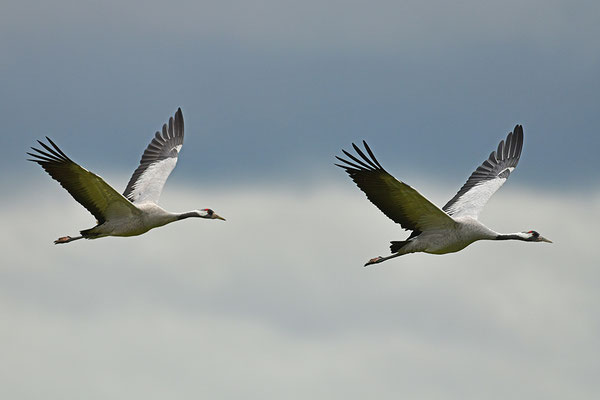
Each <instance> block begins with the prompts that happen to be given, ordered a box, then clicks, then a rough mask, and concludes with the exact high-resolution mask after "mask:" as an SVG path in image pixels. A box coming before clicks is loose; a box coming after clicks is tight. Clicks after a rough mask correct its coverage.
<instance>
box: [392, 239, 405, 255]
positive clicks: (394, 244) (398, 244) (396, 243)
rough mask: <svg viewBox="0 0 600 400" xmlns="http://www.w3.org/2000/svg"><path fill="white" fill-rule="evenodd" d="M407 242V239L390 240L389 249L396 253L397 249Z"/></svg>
mask: <svg viewBox="0 0 600 400" xmlns="http://www.w3.org/2000/svg"><path fill="white" fill-rule="evenodd" d="M408 242H409V241H408V240H399V241H392V242H390V243H392V245H391V246H390V250H391V251H392V253H397V252H398V251H400V249H401V248H403V247H404V246H406V244H407V243H408Z"/></svg>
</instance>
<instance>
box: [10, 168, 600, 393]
mask: <svg viewBox="0 0 600 400" xmlns="http://www.w3.org/2000/svg"><path fill="white" fill-rule="evenodd" d="M116 181H126V177H123V178H122V179H116ZM419 181H423V182H428V181H430V180H429V179H425V178H423V179H419ZM52 184H55V183H54V182H48V186H43V188H44V190H46V189H48V193H49V195H50V196H49V197H48V198H46V197H44V199H43V200H40V199H39V198H34V197H33V196H29V195H27V194H26V193H23V191H21V192H20V193H17V194H14V195H12V197H11V198H7V199H6V200H8V202H9V203H10V204H12V205H13V206H11V211H10V213H9V212H7V211H6V210H5V211H4V212H3V215H2V220H3V225H2V227H3V228H2V230H0V235H1V236H0V239H1V240H2V242H3V248H4V249H5V250H4V252H3V255H2V265H3V266H2V268H1V269H0V273H1V274H2V279H1V280H0V308H1V314H2V316H3V324H2V328H1V330H0V343H2V344H1V347H2V354H3V363H2V367H0V368H1V371H0V372H1V373H0V376H1V378H0V380H1V382H0V383H1V384H0V395H2V397H3V398H39V397H40V396H43V397H44V398H47V399H59V398H60V399H62V398H74V397H85V398H91V399H94V398H107V397H110V398H148V399H153V398H157V399H158V398H165V397H177V398H197V397H198V396H199V395H201V396H203V397H207V398H240V397H242V396H243V397H245V398H257V399H258V398H275V397H278V398H290V399H305V398H323V399H330V398H345V399H353V398H356V399H358V398H365V397H369V396H371V397H372V396H373V395H377V398H383V399H386V398H398V397H399V396H400V397H402V396H404V397H407V396H409V397H412V398H423V399H435V398H456V399H464V398H491V399H495V398H498V399H505V398H507V397H510V398H534V399H535V398H539V399H551V398H556V399H563V398H566V397H572V398H594V397H596V396H597V395H598V394H599V393H600V390H599V389H600V388H599V387H598V384H597V379H596V376H597V373H598V372H599V369H598V362H597V360H596V358H597V357H596V353H597V349H598V337H600V336H599V333H600V318H599V317H598V314H597V313H596V312H595V308H596V304H598V301H600V298H599V296H600V295H599V294H598V293H599V291H598V278H599V275H600V274H599V273H598V270H597V267H596V265H595V264H596V262H595V261H596V260H597V257H596V255H595V248H594V244H595V236H594V233H593V232H594V229H595V226H592V224H590V221H597V220H599V218H598V217H600V206H599V205H600V201H599V200H600V194H598V193H588V194H586V195H585V196H583V195H582V196H570V195H566V194H562V193H557V192H552V191H545V192H542V191H527V190H524V189H522V188H518V187H515V186H514V183H513V187H507V188H503V189H502V190H501V191H500V192H499V193H498V194H496V195H495V196H494V198H493V199H492V201H491V202H490V204H488V207H486V210H485V211H484V213H483V215H482V219H483V221H484V222H485V223H486V224H488V225H489V226H491V227H493V228H494V229H497V230H499V231H519V230H524V229H537V230H539V231H540V232H542V234H544V235H545V236H547V237H549V238H551V239H552V240H554V241H555V243H554V244H553V245H547V244H530V243H520V242H517V243H509V242H502V243H494V242H486V243H476V244H474V245H472V246H470V247H468V248H467V249H465V250H464V251H462V252H460V253H456V254H452V255H446V256H431V255H407V256H403V257H400V258H398V259H396V260H393V261H390V262H386V263H384V264H381V265H379V266H376V267H372V268H363V267H362V264H363V263H364V262H365V261H366V260H367V259H368V258H371V257H373V256H375V255H378V254H386V253H387V251H388V242H389V240H394V239H402V238H404V237H405V235H406V234H405V232H404V231H402V230H400V229H399V227H398V226H397V225H395V224H393V223H392V222H391V221H389V220H388V219H387V218H386V217H385V216H383V215H382V214H381V213H380V212H379V211H378V210H377V209H376V208H375V207H373V206H372V205H370V203H369V202H368V201H367V200H366V199H365V198H364V196H363V195H362V193H361V192H360V191H359V190H358V189H356V188H355V187H353V185H352V183H351V182H348V181H344V180H340V182H337V181H336V182H335V183H332V182H321V183H320V184H314V185H311V184H306V185H303V186H302V187H292V186H267V185H262V186H247V187H240V188H236V189H226V188H204V189H198V190H195V189H189V188H183V187H177V186H176V185H169V187H168V190H166V191H165V193H164V196H163V204H164V206H165V207H166V208H168V209H172V210H181V211H183V210H186V209H192V208H200V207H211V208H213V209H215V210H216V211H217V212H219V213H220V214H222V215H224V216H225V217H226V218H227V219H228V220H227V222H221V221H204V220H190V221H183V222H179V223H175V224H172V225H169V226H166V227H163V228H160V229H157V230H154V231H151V232H149V233H148V234H146V235H143V236H140V237H136V238H106V239H100V240H96V241H79V242H75V243H72V244H69V245H65V246H54V245H53V244H52V240H53V239H55V238H56V237H58V236H60V235H64V234H72V233H75V232H76V230H77V229H81V228H86V227H89V226H91V222H92V221H93V218H92V217H91V216H90V215H89V214H88V213H87V212H86V211H85V210H84V209H82V208H81V207H79V206H78V205H77V204H75V203H74V202H73V201H72V200H71V199H70V198H68V195H67V194H65V193H64V192H62V191H61V190H60V189H59V188H57V187H55V188H54V189H51V186H52ZM420 189H421V191H422V192H423V193H425V194H427V195H428V196H430V197H431V198H432V199H433V200H434V201H436V202H437V203H442V202H443V201H444V200H445V199H446V198H448V197H450V196H451V195H452V194H453V191H452V189H447V188H444V187H442V188H439V187H436V186H422V185H421V188H420ZM565 209H569V210H570V211H569V218H564V217H563V218H561V215H564V214H565ZM33 382H35V384H33Z"/></svg>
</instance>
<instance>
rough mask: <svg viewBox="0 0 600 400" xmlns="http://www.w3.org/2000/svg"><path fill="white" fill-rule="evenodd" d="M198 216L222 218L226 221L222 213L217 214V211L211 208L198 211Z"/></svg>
mask: <svg viewBox="0 0 600 400" xmlns="http://www.w3.org/2000/svg"><path fill="white" fill-rule="evenodd" d="M198 216H199V217H200V218H206V219H220V220H223V221H225V218H223V217H221V216H220V215H217V213H216V212H214V211H213V210H211V209H210V208H203V209H202V210H200V211H198Z"/></svg>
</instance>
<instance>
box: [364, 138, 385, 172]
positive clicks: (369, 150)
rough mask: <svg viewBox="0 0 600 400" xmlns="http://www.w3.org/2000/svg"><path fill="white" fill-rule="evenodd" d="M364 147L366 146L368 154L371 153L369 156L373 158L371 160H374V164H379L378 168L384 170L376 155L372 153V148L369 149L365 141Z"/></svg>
mask: <svg viewBox="0 0 600 400" xmlns="http://www.w3.org/2000/svg"><path fill="white" fill-rule="evenodd" d="M363 145H364V146H365V149H366V150H367V153H369V155H370V156H371V159H372V160H373V162H374V163H375V164H377V166H378V167H379V168H381V169H383V167H382V166H381V164H379V161H377V158H375V154H373V152H372V151H371V148H370V147H369V145H368V144H367V142H366V141H364V140H363Z"/></svg>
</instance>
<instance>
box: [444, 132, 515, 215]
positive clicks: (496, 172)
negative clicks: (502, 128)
mask: <svg viewBox="0 0 600 400" xmlns="http://www.w3.org/2000/svg"><path fill="white" fill-rule="evenodd" d="M522 149H523V127H522V126H521V125H517V126H515V129H514V130H513V132H510V133H509V134H508V136H507V137H506V142H505V141H504V140H502V141H500V143H499V144H498V149H497V150H496V151H492V154H490V157H489V158H488V159H487V160H485V161H484V162H483V164H481V165H480V166H479V167H478V168H477V169H476V170H475V172H473V173H472V174H471V176H470V177H469V179H467V182H466V183H465V184H464V185H463V187H462V188H460V190H459V191H458V193H456V195H455V196H454V197H453V198H452V199H450V201H449V202H448V203H447V204H446V205H445V206H444V207H443V210H444V211H446V212H447V213H448V214H450V215H452V216H453V217H466V216H468V217H472V218H477V216H478V215H479V213H480V212H481V210H482V209H483V207H484V206H485V204H486V203H487V202H488V200H489V199H490V197H492V195H493V194H494V193H496V190H498V189H500V186H502V185H503V184H504V182H506V180H507V179H508V176H509V175H510V173H511V172H512V171H513V170H514V169H515V168H516V166H517V164H518V163H519V158H520V157H521V150H522Z"/></svg>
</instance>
